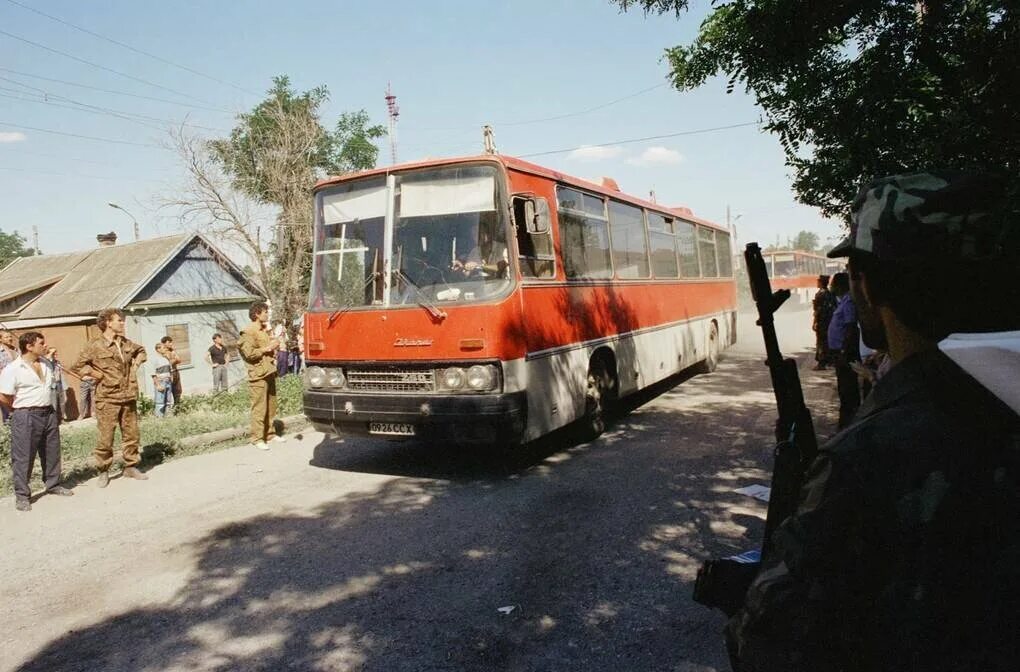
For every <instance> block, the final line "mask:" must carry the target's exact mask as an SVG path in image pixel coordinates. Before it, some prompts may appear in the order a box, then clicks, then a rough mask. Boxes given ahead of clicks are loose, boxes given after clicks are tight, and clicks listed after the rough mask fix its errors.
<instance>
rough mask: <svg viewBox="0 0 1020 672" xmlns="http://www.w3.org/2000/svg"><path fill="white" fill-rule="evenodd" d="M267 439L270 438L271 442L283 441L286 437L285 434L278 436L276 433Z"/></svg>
mask: <svg viewBox="0 0 1020 672" xmlns="http://www.w3.org/2000/svg"><path fill="white" fill-rule="evenodd" d="M269 440H270V441H271V442H272V443H283V442H284V441H286V440H287V437H285V436H280V435H279V434H277V435H276V436H274V437H273V438H271V439H269Z"/></svg>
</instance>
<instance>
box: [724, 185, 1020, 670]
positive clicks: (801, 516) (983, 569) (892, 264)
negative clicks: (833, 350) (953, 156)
mask: <svg viewBox="0 0 1020 672" xmlns="http://www.w3.org/2000/svg"><path fill="white" fill-rule="evenodd" d="M1001 194H1002V190H1001V189H999V188H998V184H997V182H995V181H994V180H992V179H990V178H987V177H985V178H982V177H978V176H972V175H960V174H937V175H936V174H914V175H901V176H894V177H889V178H884V179H881V180H877V181H876V182H874V183H872V184H871V185H870V186H868V187H867V188H866V189H864V190H862V191H861V193H860V194H859V195H858V197H857V199H856V200H855V201H854V203H853V207H852V215H851V233H850V237H849V238H848V239H847V240H846V241H844V242H843V243H841V244H840V245H838V246H837V247H836V248H834V249H833V250H832V251H831V252H830V253H829V256H830V257H849V270H850V275H851V292H852V294H853V298H854V301H855V302H856V304H857V308H858V314H859V319H860V322H861V325H862V329H863V336H864V341H865V343H866V344H867V345H869V347H875V348H884V349H887V351H888V353H889V357H890V358H891V360H892V362H893V365H892V368H891V369H890V370H889V372H888V373H887V374H886V375H885V376H884V377H883V378H881V379H880V380H879V381H878V383H877V384H876V386H875V388H874V390H873V391H872V393H871V395H870V396H869V397H868V399H867V400H866V401H865V402H864V404H863V405H862V406H861V408H860V410H859V411H858V413H857V415H856V417H855V418H854V420H853V422H852V423H851V424H850V425H849V426H848V427H847V428H846V429H844V430H843V431H842V432H840V433H839V434H837V435H836V436H835V437H833V438H832V439H831V440H830V441H829V442H828V443H827V444H826V445H825V446H823V447H822V448H821V450H820V452H819V456H818V458H817V460H816V461H815V462H814V464H813V465H812V466H811V468H810V469H809V470H808V473H807V477H806V484H805V486H804V488H803V490H802V492H801V497H800V502H799V506H798V509H797V512H796V514H794V515H793V516H791V517H790V518H789V519H787V520H786V521H784V522H783V523H782V524H781V525H780V527H779V528H778V529H777V531H776V533H775V536H774V537H773V542H774V543H773V548H772V550H771V551H770V552H769V553H768V554H767V555H766V557H765V558H764V559H763V564H762V568H761V571H760V572H759V574H758V576H757V578H756V579H755V580H754V582H753V583H752V585H751V587H750V589H749V590H748V593H747V595H746V599H745V602H744V605H743V607H742V608H741V609H740V610H739V611H738V612H737V613H736V614H735V615H734V616H733V618H732V619H731V620H730V622H729V624H728V625H727V643H728V645H729V649H730V655H731V659H732V661H733V666H734V670H736V671H737V672H748V671H764V670H770V671H771V670H776V671H779V670H782V671H783V672H791V671H805V672H807V671H810V672H825V671H829V670H903V671H906V670H918V671H922V672H932V671H936V670H945V671H948V670H954V671H957V670H982V671H988V670H996V671H998V670H1017V669H1020V658H1018V657H1017V656H1018V649H1017V646H1018V644H1017V642H1018V641H1020V608H1018V604H1020V601H1018V600H1020V494H1018V489H1020V485H1018V481H1020V433H1018V417H1017V415H1016V414H1015V413H1013V412H1012V411H1011V410H1009V408H1008V407H1006V406H1005V405H1004V404H1002V403H1001V402H1000V400H998V399H997V398H996V397H994V396H993V395H991V394H990V393H989V392H988V391H987V390H986V389H985V388H983V387H981V386H980V385H979V384H978V383H977V382H976V381H975V380H974V379H973V378H971V377H970V376H968V375H967V374H966V373H965V372H963V371H962V370H961V369H960V368H959V367H958V366H957V365H956V364H954V363H953V362H952V360H950V359H949V358H948V357H946V356H945V355H944V354H942V352H941V351H940V350H939V349H938V348H937V346H936V344H937V342H938V341H939V340H940V339H941V338H943V337H945V336H946V335H947V333H949V332H950V331H975V330H978V329H989V328H992V329H998V330H1002V329H1009V328H1014V329H1015V328H1016V321H1017V319H1018V317H1020V310H1018V306H1017V302H1016V298H1015V297H1016V293H1015V292H1014V293H1013V294H1012V295H1011V298H1009V301H1010V302H1011V303H1009V305H1008V306H1006V307H1005V308H1006V309H1005V310H1002V309H1003V308H1004V307H1003V306H1002V305H999V306H998V309H997V310H996V311H995V314H994V315H993V316H992V317H996V318H998V319H999V320H1002V321H1001V322H999V323H998V324H996V323H994V322H991V321H989V319H988V318H989V315H988V313H990V312H992V311H989V310H988V307H987V306H988V304H987V303H985V304H984V308H983V309H980V310H973V311H972V310H970V308H969V306H970V305H972V304H974V303H983V302H981V301H980V297H982V296H983V294H982V292H985V291H990V292H995V291H996V288H997V286H998V287H1001V286H1002V282H1003V278H1007V277H1009V274H1010V273H1013V274H1015V272H1016V270H1015V269H1016V263H1017V257H1018V255H1017V245H1016V242H1015V241H1016V239H1015V236H1016V231H1017V227H1018V225H1020V222H1018V220H1017V217H1016V214H1015V213H1014V214H1011V215H1007V214H1004V211H1005V208H1001V207H998V206H999V204H1000V203H1001V202H1002V200H1003V199H1002V197H1001ZM1010 236H1013V237H1014V238H1013V240H1012V241H1011V240H1010ZM1013 284H1014V285H1015V284H1016V283H1015V279H1014V282H1013ZM996 296H997V297H999V298H998V300H1000V301H1001V300H1002V299H1003V297H1004V296H1005V294H1003V293H999V294H996ZM971 318H975V319H973V320H972V319H971Z"/></svg>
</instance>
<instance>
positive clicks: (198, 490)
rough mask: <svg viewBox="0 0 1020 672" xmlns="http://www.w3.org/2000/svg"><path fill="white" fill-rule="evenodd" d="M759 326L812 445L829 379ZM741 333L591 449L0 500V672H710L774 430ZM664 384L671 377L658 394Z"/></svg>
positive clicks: (564, 445)
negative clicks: (20, 502)
mask: <svg viewBox="0 0 1020 672" xmlns="http://www.w3.org/2000/svg"><path fill="white" fill-rule="evenodd" d="M809 325H810V314H809V313H807V312H803V311H799V312H798V311H789V312H785V313H783V314H782V316H781V319H780V321H779V329H780V332H781V334H782V336H783V340H784V343H783V344H784V347H785V348H786V350H787V351H788V352H789V353H790V354H796V355H797V356H798V358H799V359H800V361H801V376H802V378H803V379H804V382H805V392H806V395H807V398H808V400H809V404H810V405H811V406H812V410H813V411H814V413H815V416H816V425H817V427H818V429H819V434H820V435H821V437H822V438H824V437H825V436H827V435H828V434H831V433H832V431H833V430H832V418H833V415H834V411H835V391H834V388H835V384H834V381H833V376H832V373H831V372H813V371H810V370H809V367H810V365H811V364H813V362H812V361H810V349H811V347H812V344H813V338H812V334H811V332H810V328H809ZM762 358H763V355H762V348H761V337H760V335H759V333H758V332H757V331H756V330H755V328H754V325H753V320H752V319H751V318H750V317H749V316H747V315H742V316H741V322H740V343H739V345H738V346H737V347H735V348H733V349H732V350H730V351H729V352H728V354H727V356H726V358H725V359H724V361H723V362H722V363H721V365H720V367H719V370H718V371H717V372H716V373H715V374H712V375H707V376H696V377H691V378H689V379H686V380H684V381H683V382H682V383H681V384H679V385H678V386H676V387H671V388H670V387H663V388H661V389H658V390H656V391H655V392H656V394H650V395H645V397H643V398H642V399H640V400H639V401H641V402H643V403H642V404H641V405H640V406H638V407H637V408H635V409H634V410H633V411H632V412H630V413H629V414H628V415H626V416H625V417H623V418H621V419H620V420H619V421H617V422H616V423H615V424H613V425H612V426H611V428H610V429H609V431H608V432H607V433H606V434H605V435H604V436H603V437H601V438H600V439H599V440H597V441H594V442H592V443H588V444H581V445H572V444H571V443H570V442H569V440H568V439H567V438H566V437H565V436H562V435H559V436H554V437H551V438H549V439H546V440H543V441H540V442H538V443H537V444H536V445H532V446H529V447H527V448H525V449H523V450H521V451H519V452H518V453H516V454H515V455H514V456H512V457H510V458H499V459H496V458H493V457H492V456H489V455H485V454H483V453H482V452H480V451H473V452H472V451H452V450H450V449H448V448H446V447H443V446H427V445H422V444H403V443H390V442H386V441H380V440H369V439H351V438H348V439H345V440H336V439H329V438H326V437H324V436H323V435H321V434H318V433H310V432H306V433H304V434H303V435H300V436H298V437H294V438H292V439H291V440H290V441H289V442H287V443H286V444H279V445H274V446H273V449H272V450H271V451H269V452H260V451H254V450H251V449H249V448H246V447H239V448H233V449H228V450H224V451H222V452H218V453H212V454H206V455H200V456H196V457H191V458H187V459H182V460H178V461H172V462H169V463H167V464H164V465H160V466H159V467H157V468H155V469H153V470H152V471H151V472H150V473H149V476H150V480H149V481H146V482H139V481H127V480H124V479H119V478H118V479H115V480H113V481H112V482H111V483H110V486H109V487H108V488H107V489H105V490H101V489H99V488H97V487H95V482H94V481H90V482H87V483H85V484H83V485H81V486H79V487H78V488H77V489H76V496H75V497H73V498H58V497H42V498H39V499H38V501H37V502H36V503H35V504H34V508H33V510H32V512H31V513H28V514H19V513H17V512H15V511H14V507H13V501H12V500H11V498H5V499H3V500H0V567H2V572H3V580H2V582H0V604H2V605H3V609H2V611H0V670H110V671H123V672H128V671H131V672H137V671H141V670H194V671H200V670H201V671H204V670H239V669H244V670H278V669H301V670H305V669H308V670H379V671H386V672H395V671H404V670H407V671H411V670H586V671H590V670H677V671H685V672H694V671H698V672H704V671H709V670H726V669H728V664H727V662H726V657H725V652H724V648H723V644H722V638H721V634H720V630H721V628H722V625H723V617H722V616H721V614H718V613H715V612H712V611H709V610H707V609H705V608H703V607H701V606H700V605H697V604H695V603H694V602H693V601H692V600H691V598H690V593H691V584H692V581H693V578H694V575H695V572H696V570H697V567H698V566H699V565H700V562H701V560H702V559H704V558H706V557H709V556H712V555H719V554H730V553H732V552H740V551H743V550H747V549H749V548H752V547H754V546H755V545H756V543H757V541H758V540H760V535H761V533H762V528H763V524H762V518H763V515H764V505H762V504H761V503H759V502H757V501H756V500H753V499H751V498H748V497H745V496H743V495H739V494H736V493H734V492H733V491H734V489H736V488H739V487H741V486H745V485H750V484H753V483H765V484H767V482H768V481H767V479H768V471H767V468H766V467H767V456H768V454H769V452H770V448H771V439H770V437H771V434H772V423H773V421H774V417H775V410H774V405H773V398H772V393H771V389H770V387H769V382H768V373H767V370H766V369H765V367H764V366H763V364H762ZM674 382H676V381H674Z"/></svg>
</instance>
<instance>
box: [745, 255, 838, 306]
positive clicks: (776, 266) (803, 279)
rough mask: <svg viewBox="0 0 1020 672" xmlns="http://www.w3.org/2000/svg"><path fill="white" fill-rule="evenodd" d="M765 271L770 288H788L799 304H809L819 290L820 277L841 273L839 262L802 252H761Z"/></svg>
mask: <svg viewBox="0 0 1020 672" xmlns="http://www.w3.org/2000/svg"><path fill="white" fill-rule="evenodd" d="M762 257H763V258H764V259H765V268H766V270H767V271H768V274H769V278H771V280H772V288H773V289H789V290H790V292H791V293H792V294H793V296H794V297H796V299H797V300H798V301H799V302H800V303H811V299H812V298H813V297H814V295H815V291H816V290H817V288H818V276H819V275H830V276H831V275H833V274H834V273H837V272H839V271H841V270H843V266H842V264H841V263H840V262H839V260H836V259H828V258H826V257H825V255H822V254H815V253H814V252H804V251H802V250H773V251H771V252H763V253H762Z"/></svg>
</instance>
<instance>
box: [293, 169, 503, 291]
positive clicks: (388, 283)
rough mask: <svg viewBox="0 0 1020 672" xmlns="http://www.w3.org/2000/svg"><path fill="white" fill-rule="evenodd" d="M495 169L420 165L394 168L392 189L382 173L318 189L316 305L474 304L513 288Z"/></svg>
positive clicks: (313, 272) (314, 278) (314, 280)
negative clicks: (388, 216) (401, 169)
mask: <svg viewBox="0 0 1020 672" xmlns="http://www.w3.org/2000/svg"><path fill="white" fill-rule="evenodd" d="M496 171H497V169H496V168H495V167H494V166H488V165H473V166H471V165H469V166H449V167H442V168H431V169H422V170H417V171H408V172H404V173H399V174H397V175H396V176H395V180H394V184H393V188H392V189H391V188H390V187H388V186H387V182H386V178H385V177H384V176H380V177H372V178H367V179H363V180H354V181H351V182H348V183H345V184H342V185H338V186H335V187H331V188H328V189H324V190H322V191H321V192H319V193H318V194H317V196H316V200H317V207H316V212H317V221H316V240H315V259H314V263H313V271H312V287H311V301H310V304H311V305H310V309H311V310H340V309H347V308H360V307H373V306H375V307H387V306H397V305H415V304H426V305H429V304H439V303H454V302H459V303H464V302H468V303H470V302H474V301H483V300H489V299H492V298H494V297H496V296H499V295H502V294H503V293H505V292H506V291H508V290H509V288H510V285H511V280H510V279H511V278H512V277H514V276H513V275H512V273H511V270H512V269H511V267H510V256H509V254H508V252H507V231H506V227H507V222H506V217H505V216H504V215H503V212H502V208H498V207H497V203H498V202H499V190H498V189H497V187H496V184H497V182H496V176H497V172H496ZM388 207H389V208H392V212H393V218H392V224H391V225H390V226H391V227H392V231H390V232H387V230H386V229H387V226H388V224H387V220H386V213H387V208H388ZM387 233H389V234H390V235H389V236H387ZM387 239H390V240H392V245H391V247H390V250H389V251H388V253H387V250H386V249H385V245H386V240H387ZM387 268H389V269H390V272H389V273H388V274H387V273H386V269H387ZM387 275H388V276H389V277H388V278H387V277H386V276H387Z"/></svg>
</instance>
